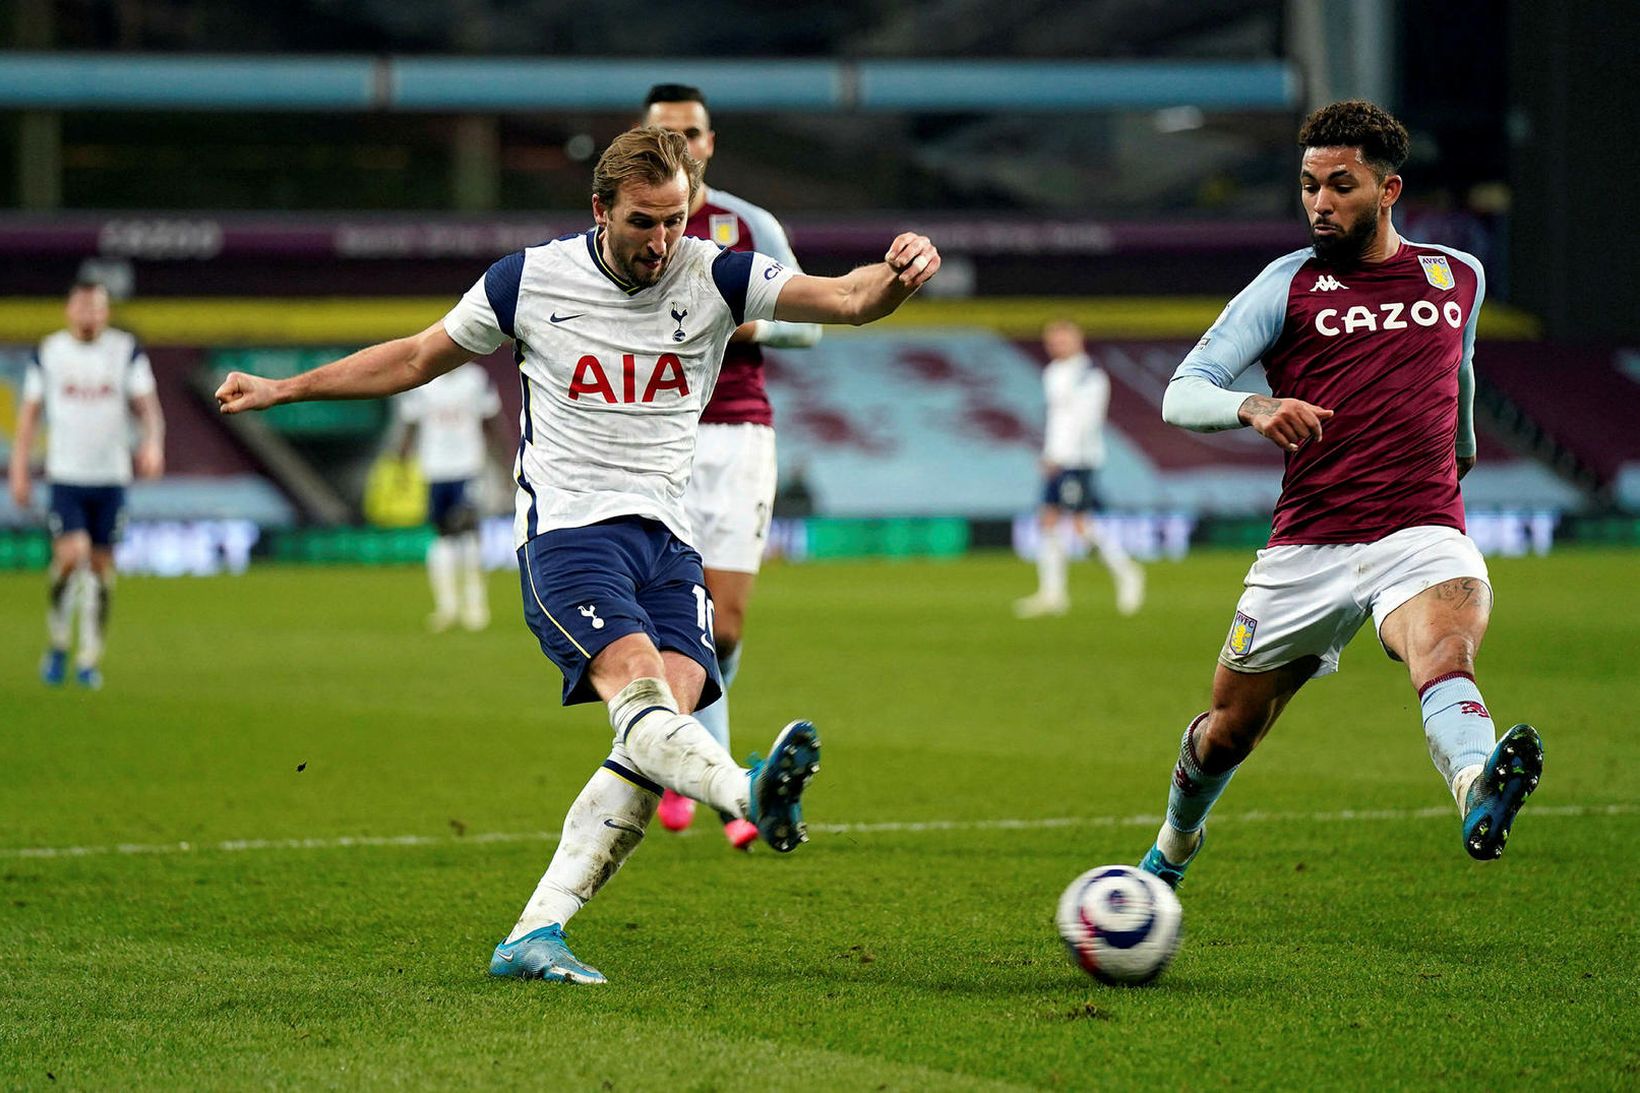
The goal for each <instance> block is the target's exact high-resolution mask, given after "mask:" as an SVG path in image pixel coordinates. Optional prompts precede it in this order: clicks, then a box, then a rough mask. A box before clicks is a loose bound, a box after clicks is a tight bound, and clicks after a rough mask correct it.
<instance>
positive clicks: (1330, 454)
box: [1140, 101, 1543, 886]
mask: <svg viewBox="0 0 1640 1093" xmlns="http://www.w3.org/2000/svg"><path fill="white" fill-rule="evenodd" d="M1298 141H1299V144H1300V145H1301V146H1302V147H1303V149H1304V153H1303V161H1302V167H1301V170H1300V173H1299V186H1300V190H1301V192H1302V199H1303V204H1304V210H1305V213H1306V215H1307V217H1308V219H1309V224H1310V239H1311V244H1312V245H1311V246H1309V247H1307V248H1305V249H1304V250H1301V251H1295V252H1294V253H1292V254H1289V255H1287V256H1285V257H1283V258H1279V259H1277V260H1276V261H1275V262H1272V263H1271V264H1270V265H1269V266H1267V267H1265V269H1264V272H1263V273H1261V274H1260V275H1259V276H1258V278H1257V279H1255V280H1254V281H1253V283H1252V284H1251V285H1249V286H1248V287H1247V288H1246V289H1244V290H1243V291H1242V292H1241V294H1240V295H1238V296H1237V297H1236V298H1235V299H1234V300H1232V301H1230V304H1229V306H1228V307H1226V308H1225V309H1224V312H1223V313H1222V314H1221V315H1220V316H1219V318H1218V320H1217V321H1216V322H1215V323H1214V324H1213V326H1212V327H1211V328H1210V329H1209V330H1208V331H1207V334H1206V335H1205V336H1204V337H1203V338H1202V340H1201V341H1200V342H1199V343H1197V345H1196V348H1195V349H1193V350H1192V351H1191V352H1190V353H1189V355H1187V356H1186V357H1185V359H1184V363H1183V364H1181V365H1180V366H1179V369H1178V371H1177V372H1175V373H1174V376H1173V381H1172V382H1171V383H1170V384H1169V385H1168V389H1167V394H1166V397H1165V398H1164V400H1163V403H1162V416H1163V417H1164V418H1166V419H1167V421H1169V422H1170V423H1172V424H1174V425H1179V426H1182V427H1184V428H1187V429H1194V430H1197V431H1201V432H1208V431H1213V430H1218V429H1234V428H1237V427H1240V426H1251V427H1252V428H1253V429H1256V430H1257V431H1258V432H1259V434H1260V435H1262V436H1265V437H1268V438H1269V439H1270V440H1271V441H1272V442H1273V443H1275V444H1276V445H1277V446H1278V447H1280V448H1281V449H1282V451H1283V452H1284V453H1285V456H1286V464H1287V465H1286V473H1285V475H1284V477H1283V479H1282V489H1281V498H1280V500H1279V501H1278V502H1277V503H1276V510H1275V521H1274V529H1273V532H1272V534H1271V536H1270V542H1269V545H1268V546H1267V547H1266V548H1265V549H1264V550H1261V551H1259V552H1258V558H1257V560H1256V561H1255V562H1254V563H1253V567H1252V569H1251V570H1249V571H1248V574H1247V581H1246V591H1245V592H1244V593H1243V595H1242V597H1241V601H1240V602H1239V603H1238V604H1237V605H1236V613H1235V618H1234V620H1233V621H1232V623H1231V627H1230V633H1229V636H1228V637H1227V638H1226V639H1225V644H1224V648H1223V649H1222V650H1221V651H1220V653H1219V667H1218V669H1217V672H1216V674H1215V675H1214V678H1213V698H1212V703H1213V704H1212V708H1211V709H1209V710H1208V711H1206V712H1205V713H1202V714H1200V715H1198V716H1197V717H1196V718H1195V719H1194V720H1193V721H1191V723H1190V725H1189V727H1188V728H1187V729H1186V730H1185V733H1184V740H1183V742H1182V744H1181V746H1180V750H1179V759H1178V763H1177V764H1176V765H1175V767H1174V770H1173V783H1172V788H1171V789H1170V791H1169V795H1168V804H1167V818H1166V820H1165V821H1164V822H1163V824H1162V829H1161V831H1160V833H1159V834H1158V835H1157V839H1156V844H1155V846H1153V847H1152V848H1151V850H1150V852H1149V853H1147V854H1146V855H1145V857H1144V860H1143V861H1142V862H1140V866H1141V868H1144V869H1147V870H1149V871H1150V872H1152V873H1154V874H1156V875H1157V876H1159V877H1161V878H1162V879H1163V880H1165V881H1167V882H1168V883H1169V884H1172V885H1175V886H1177V885H1178V883H1179V881H1180V880H1181V879H1183V876H1184V872H1185V867H1186V866H1188V865H1189V864H1190V862H1191V861H1192V860H1193V859H1194V858H1195V856H1196V854H1197V852H1198V851H1199V850H1200V849H1201V846H1202V841H1203V838H1204V824H1205V822H1206V820H1207V814H1208V811H1209V810H1210V809H1211V808H1212V807H1213V803H1214V802H1215V801H1216V800H1218V798H1219V795H1220V794H1222V793H1223V792H1224V789H1225V787H1226V786H1227V785H1228V784H1229V782H1230V779H1231V777H1232V776H1233V775H1234V774H1235V772H1236V768H1237V767H1238V766H1239V765H1240V764H1241V762H1242V760H1244V759H1246V758H1247V756H1248V755H1250V754H1251V753H1252V751H1253V748H1254V747H1255V746H1257V744H1258V742H1259V740H1260V739H1262V738H1263V736H1264V734H1265V733H1266V732H1268V731H1269V729H1270V726H1271V725H1273V724H1274V723H1275V720H1276V718H1277V717H1278V716H1279V715H1280V713H1281V711H1282V709H1284V708H1285V707H1286V705H1287V703H1288V702H1289V701H1291V699H1292V697H1293V696H1294V695H1295V694H1297V693H1298V691H1299V688H1301V687H1302V686H1303V685H1304V684H1305V683H1306V682H1307V681H1308V680H1311V679H1314V678H1316V677H1318V676H1324V675H1328V674H1330V673H1332V672H1334V671H1337V669H1338V657H1339V653H1340V652H1341V651H1342V650H1343V648H1344V646H1345V645H1347V644H1348V643H1349V640H1350V638H1351V637H1353V636H1354V634H1355V633H1356V631H1357V630H1359V629H1360V628H1361V625H1362V624H1363V623H1365V622H1366V621H1367V619H1368V618H1371V620H1372V622H1373V626H1374V627H1375V629H1376V630H1377V632H1378V639H1379V641H1380V643H1381V644H1382V645H1383V647H1384V650H1385V652H1386V653H1388V654H1389V656H1390V657H1392V658H1393V659H1395V660H1398V661H1401V662H1403V663H1404V664H1406V666H1407V670H1408V672H1409V673H1410V674H1411V681H1412V685H1413V687H1414V688H1415V689H1416V690H1417V692H1418V697H1419V703H1420V705H1421V706H1422V710H1423V722H1424V734H1425V736H1426V738H1427V740H1428V743H1429V753H1430V757H1431V758H1432V759H1433V760H1434V762H1435V767H1436V769H1437V770H1439V771H1440V773H1441V777H1442V778H1443V779H1445V781H1446V783H1447V786H1448V788H1449V789H1450V790H1451V791H1452V796H1453V799H1454V800H1455V801H1456V802H1457V805H1458V810H1459V812H1460V813H1461V814H1462V818H1463V819H1462V832H1463V844H1464V848H1465V849H1466V850H1467V851H1468V852H1469V854H1470V855H1471V856H1472V857H1475V858H1478V859H1481V860H1489V859H1492V858H1496V857H1498V856H1499V855H1500V854H1502V853H1503V848H1504V842H1505V840H1506V839H1507V838H1508V837H1509V828H1510V825H1511V824H1512V823H1513V821H1514V818H1515V814H1516V813H1517V812H1518V811H1519V809H1520V807H1521V805H1522V804H1523V803H1524V802H1525V800H1526V798H1527V797H1528V795H1530V794H1531V792H1532V791H1533V790H1534V789H1536V788H1537V784H1538V779H1539V777H1540V775H1541V774H1542V770H1543V745H1542V743H1541V742H1540V741H1539V739H1538V734H1537V732H1536V731H1535V730H1534V729H1533V728H1532V727H1531V726H1530V725H1516V726H1515V727H1514V728H1512V729H1510V730H1509V731H1508V732H1507V733H1505V734H1504V735H1503V738H1502V739H1495V737H1496V730H1495V729H1494V727H1493V724H1492V717H1491V714H1490V713H1489V712H1488V711H1487V708H1486V703H1485V701H1484V700H1483V699H1482V698H1481V693H1480V690H1479V689H1478V687H1477V685H1476V682H1475V656H1476V653H1477V652H1478V651H1479V649H1480V644H1481V639H1482V638H1483V637H1485V635H1486V626H1487V621H1488V619H1489V617H1490V615H1491V611H1492V588H1491V585H1490V583H1489V582H1488V579H1487V572H1486V562H1485V561H1484V560H1483V559H1482V557H1481V554H1480V551H1479V550H1478V549H1476V547H1475V544H1474V543H1473V542H1471V541H1470V539H1469V537H1468V536H1467V535H1465V534H1464V509H1463V498H1462V496H1461V494H1460V493H1459V490H1458V480H1459V479H1460V478H1461V477H1463V475H1464V474H1465V473H1466V472H1467V471H1468V470H1469V469H1470V468H1471V467H1472V466H1474V463H1475V436H1474V430H1473V426H1472V424H1471V420H1470V401H1471V392H1472V389H1473V373H1472V365H1473V361H1472V358H1473V355H1474V349H1475V323H1476V319H1477V318H1478V316H1479V314H1480V308H1481V301H1482V298H1483V297H1484V296H1485V292H1486V277H1485V273H1484V272H1483V271H1482V269H1481V265H1480V263H1479V262H1478V261H1477V260H1476V259H1475V258H1474V257H1473V256H1472V255H1469V254H1465V253H1463V252H1462V251H1457V250H1452V249H1450V248H1447V247H1438V246H1433V245H1430V244H1425V243H1414V242H1412V241H1411V240H1408V239H1403V238H1402V237H1401V236H1400V235H1399V234H1398V233H1397V232H1396V230H1395V225H1394V223H1393V221H1392V218H1391V211H1392V209H1393V208H1394V206H1395V202H1396V200H1397V199H1398V198H1399V197H1400V196H1401V189H1402V180H1401V176H1400V175H1398V174H1397V173H1396V172H1397V171H1398V170H1399V169H1400V166H1401V164H1402V162H1404V161H1405V159H1406V155H1407V143H1408V141H1407V132H1406V129H1405V128H1403V127H1402V125H1401V123H1400V122H1398V121H1396V120H1395V119H1394V118H1393V117H1391V116H1390V115H1389V114H1388V113H1386V112H1385V111H1383V110H1382V109H1380V108H1379V107H1377V106H1374V105H1373V104H1372V103H1368V102H1360V101H1354V102H1342V103H1335V104H1333V105H1331V106H1327V107H1324V108H1322V109H1320V110H1318V111H1316V112H1315V113H1314V114H1311V115H1310V117H1309V118H1308V119H1306V121H1305V123H1304V126H1303V128H1302V129H1301V130H1300V131H1299V136H1298ZM1261 360H1262V361H1263V363H1264V368H1265V372H1266V375H1267V376H1268V378H1269V381H1270V389H1271V391H1272V392H1273V397H1265V396H1261V395H1247V394H1244V393H1242V392H1240V391H1231V390H1229V387H1230V384H1231V382H1232V381H1234V380H1235V378H1236V377H1237V376H1239V375H1240V374H1241V373H1242V372H1244V371H1245V370H1246V369H1248V368H1249V367H1251V366H1252V365H1253V364H1254V363H1256V362H1259V361H1261Z"/></svg>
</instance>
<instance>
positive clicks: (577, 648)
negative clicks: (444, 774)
mask: <svg viewBox="0 0 1640 1093" xmlns="http://www.w3.org/2000/svg"><path fill="white" fill-rule="evenodd" d="M699 185H700V164H699V163H698V162H697V161H695V160H694V159H692V158H691V157H690V156H689V154H688V151H687V144H686V142H685V140H684V138H683V137H682V136H680V135H679V134H676V133H671V132H668V131H666V130H664V129H657V128H643V129H636V130H633V131H631V132H628V133H623V134H622V135H621V136H619V137H616V138H615V140H614V141H612V142H611V144H610V146H609V147H608V148H607V149H606V150H605V152H604V154H603V155H602V156H601V157H600V159H599V161H598V165H597V167H596V169H595V171H594V174H593V195H592V210H593V216H594V219H595V220H596V222H597V227H596V228H594V229H593V230H591V231H589V232H587V233H585V234H581V235H570V236H565V237H563V238H560V239H557V240H554V241H552V242H550V243H545V244H542V245H541V246H537V247H531V248H529V249H527V250H524V251H521V252H518V253H516V254H512V255H508V256H507V257H505V258H503V259H501V260H500V261H498V262H496V263H495V264H494V265H493V266H491V267H490V269H489V271H488V272H487V273H486V274H485V275H484V277H483V278H482V279H481V280H480V281H479V282H478V283H477V284H475V285H474V286H473V287H472V289H470V290H469V291H468V292H467V294H466V295H465V296H464V297H462V299H461V301H460V302H459V303H458V304H457V305H456V306H455V308H454V309H452V310H451V312H450V313H449V314H448V315H447V316H445V318H444V320H443V321H442V322H440V323H437V324H435V325H434V326H432V327H429V328H428V329H427V330H425V331H423V332H422V333H420V334H417V335H413V336H411V337H408V338H402V339H399V340H397V341H393V342H387V343H383V344H382V345H377V346H371V347H370V348H368V349H363V350H360V351H359V352H358V353H355V354H352V355H351V356H349V357H346V358H344V359H342V360H340V361H337V362H335V363H333V364H329V365H325V366H324V367H322V368H319V369H315V370H314V371H312V372H308V373H304V374H303V375H299V376H294V377H291V378H289V379H284V380H268V379H264V378H261V377H257V376H249V375H245V374H243V373H237V372H236V373H232V374H230V375H229V376H228V377H227V378H226V379H225V380H224V381H223V383H222V386H221V387H220V388H219V389H218V391H217V399H218V402H219V403H220V405H221V408H222V410H223V412H225V413H239V412H241V411H245V410H256V409H263V408H266V407H268V406H273V405H278V404H280V403H283V402H293V401H300V400H304V399H322V398H379V397H382V396H385V395H390V394H396V393H398V392H401V391H405V390H408V389H409V388H411V387H414V386H417V385H419V384H422V383H425V382H427V381H428V380H429V379H431V378H432V377H433V376H435V375H438V374H441V373H443V372H447V371H450V370H451V369H453V368H455V367H456V366H457V365H459V364H461V363H463V362H465V361H467V360H470V359H472V358H473V357H474V356H477V355H479V354H483V353H487V352H490V351H491V350H493V349H496V348H497V347H499V346H500V345H501V344H502V343H503V342H505V341H507V340H509V339H510V340H511V341H512V342H513V346H514V352H515V359H516V360H517V361H518V365H519V370H520V373H521V378H522V384H523V396H524V397H523V410H522V415H521V425H522V430H521V431H522V437H521V439H520V443H519V453H518V458H517V460H516V461H515V463H514V473H515V477H516V479H517V483H518V504H517V516H516V524H515V526H516V529H517V540H518V544H519V545H518V561H519V580H520V586H521V590H522V596H523V600H524V612H525V617H526V620H527V621H528V622H529V625H530V628H531V629H532V630H533V631H534V633H535V635H536V637H537V639H538V640H539V641H540V644H541V648H542V650H543V652H545V653H546V654H547V656H548V657H550V658H551V659H552V661H553V662H554V663H555V664H556V665H557V666H558V667H559V669H560V671H561V672H562V674H563V677H564V686H563V699H564V701H565V703H566V704H567V703H574V702H586V701H594V700H598V701H602V702H605V703H606V704H607V705H608V707H609V713H610V724H611V726H612V728H613V729H614V732H615V738H614V742H613V745H612V747H611V751H610V754H609V758H608V759H606V760H605V761H604V762H603V764H602V765H601V766H600V767H599V768H598V769H597V770H596V771H594V773H593V775H592V778H591V780H590V781H589V782H588V783H587V785H586V787H585V788H584V789H583V790H582V791H581V793H580V795H579V796H578V797H577V798H576V800H575V802H574V803H573V804H572V805H571V806H570V809H569V813H568V815H567V816H566V817H565V820H564V832H563V837H562V838H561V839H560V840H559V843H558V846H557V848H556V850H555V851H554V853H553V857H552V861H551V863H550V864H549V865H548V867H547V871H546V874H545V875H544V876H543V877H542V878H541V881H540V883H539V884H538V885H537V887H536V890H535V892H534V894H533V895H532V896H531V898H530V900H529V902H528V903H527V904H526V905H525V908H524V912H523V914H522V915H520V916H519V919H518V922H517V923H516V924H515V925H514V927H513V929H512V932H511V933H510V934H509V936H508V937H507V938H506V939H504V940H503V941H502V942H501V943H500V944H498V945H497V946H496V948H495V952H494V953H493V954H492V956H491V960H490V972H491V974H492V975H496V976H503V977H509V978H522V979H550V980H557V981H567V982H576V983H602V982H604V976H603V975H602V973H600V972H599V971H597V969H595V968H592V967H590V966H588V965H586V964H584V963H582V962H581V961H579V960H577V959H576V958H575V956H574V955H573V954H572V953H571V952H570V950H569V948H568V946H567V944H566V942H565V938H564V931H563V928H564V925H565V923H567V922H568V921H569V919H570V917H571V916H572V915H574V914H575V913H576V912H578V911H579V910H580V909H581V907H582V906H584V905H585V903H586V902H587V901H588V900H589V899H591V898H592V896H593V895H594V894H596V893H597V891H598V890H599V889H600V888H602V887H603V885H604V884H605V883H606V882H607V881H608V880H609V879H610V877H612V876H613V875H614V874H615V872H616V871H617V870H618V869H619V868H620V867H621V865H622V863H623V862H624V861H625V860H626V858H627V857H628V856H629V855H630V854H631V853H632V851H633V850H634V849H636V847H637V845H638V843H639V841H640V840H641V839H642V838H643V835H644V830H645V828H646V827H647V825H648V823H649V821H650V819H651V818H652V817H653V816H654V813H655V807H656V804H657V802H658V801H659V799H660V795H661V792H662V790H663V789H672V790H674V791H676V792H678V793H682V794H684V795H686V796H689V797H692V798H694V799H696V800H699V801H704V802H706V803H708V804H710V805H711V806H712V807H714V808H717V809H720V810H722V811H725V812H729V813H731V814H733V815H735V816H739V817H742V818H745V819H747V820H749V821H750V822H751V823H753V824H754V825H755V826H756V827H757V829H758V833H759V834H760V835H761V836H762V838H763V839H764V841H766V842H767V843H769V845H771V846H772V847H773V848H774V849H775V850H777V851H781V852H787V851H790V850H794V849H796V847H797V846H798V845H800V844H801V843H802V842H803V841H804V840H805V839H806V838H807V835H806V831H805V828H804V826H803V818H802V809H801V797H802V793H803V790H804V788H805V787H806V786H807V784H808V782H809V780H810V779H811V778H813V776H814V775H815V773H816V772H817V771H818V770H819V755H820V752H819V746H820V741H819V734H818V732H817V731H816V730H815V728H814V726H813V725H812V724H810V723H809V722H807V721H793V722H791V723H790V724H788V725H787V726H786V727H785V728H784V729H782V730H781V731H780V733H779V734H778V735H777V736H776V737H775V740H774V743H773V745H772V746H771V748H770V750H769V756H768V758H767V759H764V760H762V761H760V762H758V763H756V764H755V765H754V766H753V767H752V768H751V769H749V770H748V769H745V768H742V767H741V766H739V765H738V764H737V763H735V761H734V760H733V759H732V758H731V757H730V755H729V753H728V751H727V750H725V749H724V748H723V746H722V745H720V744H719V743H718V742H717V741H716V740H714V739H713V738H712V736H711V734H710V733H708V732H707V731H706V729H705V728H703V727H702V726H701V724H700V722H698V721H697V720H695V718H694V717H692V716H690V714H691V712H692V711H693V710H694V709H696V708H697V707H699V706H700V705H702V704H704V703H706V702H709V701H711V699H712V698H714V697H716V694H717V692H718V682H717V659H716V657H715V655H714V654H713V649H712V600H711V596H710V594H709V593H708V592H707V589H706V586H705V579H704V575H703V570H702V566H701V560H700V555H699V554H698V553H697V552H696V551H695V549H694V548H693V546H692V545H690V544H691V542H692V531H691V528H690V526H689V521H688V518H687V516H686V514H685V511H684V506H683V495H684V489H685V487H686V486H687V484H688V479H689V467H690V462H691V460H692V459H693V457H694V447H695V430H696V426H697V423H698V421H699V418H700V413H701V409H702V407H703V406H704V405H705V404H706V401H707V400H708V399H709V398H710V397H711V393H712V388H713V385H714V384H715V382H716V380H717V373H718V367H719V363H720V362H721V360H722V359H723V347H724V345H725V343H726V342H727V341H728V339H729V336H730V334H731V333H732V332H733V331H734V329H735V328H736V327H738V326H740V325H741V324H742V323H744V322H745V321H747V320H748V319H758V318H780V319H785V320H795V321H805V322H843V323H853V324H856V325H858V324H862V323H866V322H871V321H873V320H875V319H878V318H881V317H882V316H884V315H887V314H889V313H890V312H892V311H893V310H894V309H895V308H897V307H898V306H899V305H900V304H901V303H902V302H904V301H905V300H906V299H908V298H909V297H910V296H911V294H912V293H914V292H915V291H916V290H917V289H918V288H920V287H921V286H922V285H923V284H924V283H925V282H926V281H927V280H928V279H929V278H930V277H932V276H933V275H934V274H935V273H936V272H937V271H938V269H939V254H938V252H937V251H936V250H935V249H934V246H933V244H931V243H930V242H929V241H928V240H927V239H926V238H924V237H922V236H919V235H914V234H911V233H906V234H903V235H901V236H899V237H898V238H897V239H895V240H894V242H893V244H892V245H891V246H890V247H889V249H888V252H887V254H886V255H885V259H884V261H883V262H881V263H878V264H876V265H872V266H865V267H862V268H860V269H857V270H854V271H853V272H851V273H849V274H846V275H844V276H842V277H810V276H806V275H802V274H794V273H793V272H792V271H791V270H789V269H786V268H785V267H784V266H782V265H781V264H780V263H779V262H776V261H774V260H772V259H770V258H767V257H766V256H763V255H758V254H751V253H735V252H732V251H723V250H720V249H719V248H718V247H716V246H714V245H713V244H711V243H707V242H705V241H703V240H698V239H688V238H684V237H683V228H684V224H685V221H686V220H687V218H688V210H689V205H690V199H691V198H692V197H693V196H694V193H695V190H696V188H697V187H698V186H699Z"/></svg>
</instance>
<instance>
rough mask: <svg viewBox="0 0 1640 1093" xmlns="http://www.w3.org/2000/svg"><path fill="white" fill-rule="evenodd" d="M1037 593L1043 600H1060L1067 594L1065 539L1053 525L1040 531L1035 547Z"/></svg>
mask: <svg viewBox="0 0 1640 1093" xmlns="http://www.w3.org/2000/svg"><path fill="white" fill-rule="evenodd" d="M1036 584H1037V595H1039V596H1041V597H1042V598H1043V599H1045V600H1051V601H1054V602H1056V603H1057V602H1062V601H1064V599H1065V598H1066V595H1067V591H1066V590H1067V585H1066V579H1065V540H1064V539H1063V538H1062V537H1061V535H1060V533H1059V528H1058V527H1055V528H1054V529H1053V530H1051V531H1045V532H1043V533H1042V540H1041V542H1040V543H1039V544H1038V545H1037V548H1036Z"/></svg>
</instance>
